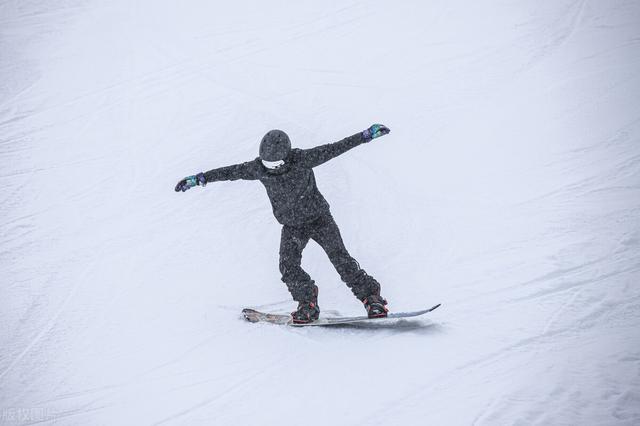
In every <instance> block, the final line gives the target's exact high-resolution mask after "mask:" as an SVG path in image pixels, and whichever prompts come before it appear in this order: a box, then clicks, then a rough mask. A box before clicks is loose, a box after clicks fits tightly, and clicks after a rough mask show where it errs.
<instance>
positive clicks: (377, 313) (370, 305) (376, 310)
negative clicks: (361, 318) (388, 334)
mask: <svg viewBox="0 0 640 426" xmlns="http://www.w3.org/2000/svg"><path fill="white" fill-rule="evenodd" d="M362 303H364V308H365V309H366V310H367V315H368V316H369V318H385V317H386V316H387V312H389V310H388V309H387V307H386V306H385V305H386V304H387V301H386V300H385V299H384V298H382V297H381V296H377V295H375V294H372V295H371V296H367V297H366V298H365V299H364V300H363V301H362Z"/></svg>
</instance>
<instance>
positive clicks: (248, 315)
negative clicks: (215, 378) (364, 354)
mask: <svg viewBox="0 0 640 426" xmlns="http://www.w3.org/2000/svg"><path fill="white" fill-rule="evenodd" d="M439 306H440V303H438V304H437V305H435V306H432V307H430V308H429V309H422V310H420V311H411V312H393V313H389V314H388V315H387V316H386V317H384V318H369V317H367V316H364V315H363V316H356V317H322V316H320V318H318V319H317V320H316V321H313V322H309V323H306V324H296V323H294V322H293V320H292V319H291V315H285V314H272V313H269V312H260V311H256V310H255V309H251V308H245V309H243V310H242V315H243V317H244V318H245V319H246V320H247V321H249V322H268V323H270V324H281V325H290V326H293V327H309V326H328V325H339V324H350V323H361V322H372V321H374V322H380V321H387V320H393V319H400V318H411V317H417V316H420V315H424V314H426V313H427V312H431V311H433V310H434V309H437V308H438V307H439Z"/></svg>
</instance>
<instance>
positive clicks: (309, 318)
mask: <svg viewBox="0 0 640 426" xmlns="http://www.w3.org/2000/svg"><path fill="white" fill-rule="evenodd" d="M319 317H320V308H319V307H318V304H317V303H316V302H299V303H298V309H297V310H295V311H293V312H291V319H292V320H293V323H294V324H308V323H310V322H313V321H315V320H317V319H318V318H319Z"/></svg>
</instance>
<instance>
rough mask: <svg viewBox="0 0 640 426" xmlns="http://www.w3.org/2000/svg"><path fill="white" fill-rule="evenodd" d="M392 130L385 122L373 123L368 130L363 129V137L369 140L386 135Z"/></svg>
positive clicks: (366, 140)
mask: <svg viewBox="0 0 640 426" xmlns="http://www.w3.org/2000/svg"><path fill="white" fill-rule="evenodd" d="M390 131H391V130H389V128H388V127H387V126H385V125H384V124H372V125H371V127H369V128H368V129H366V130H363V131H362V137H363V138H364V141H365V142H369V141H370V140H371V139H375V138H379V137H380V136H384V135H386V134H387V133H389V132H390Z"/></svg>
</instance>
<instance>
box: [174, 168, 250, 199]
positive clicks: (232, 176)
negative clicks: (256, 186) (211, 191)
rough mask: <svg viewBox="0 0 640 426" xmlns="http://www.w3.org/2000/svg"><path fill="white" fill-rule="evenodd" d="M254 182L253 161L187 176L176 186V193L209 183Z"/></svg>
mask: <svg viewBox="0 0 640 426" xmlns="http://www.w3.org/2000/svg"><path fill="white" fill-rule="evenodd" d="M238 179H244V180H255V179H258V174H257V168H256V163H255V161H248V162H246V163H241V164H234V165H233V166H226V167H220V168H217V169H213V170H209V171H208V172H204V173H202V172H201V173H198V174H197V175H193V176H188V177H186V178H184V179H182V180H181V181H180V182H178V184H177V185H176V188H175V191H176V192H180V191H182V192H184V191H186V190H187V189H190V188H193V187H194V186H206V185H207V183H209V182H217V181H221V180H238Z"/></svg>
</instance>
